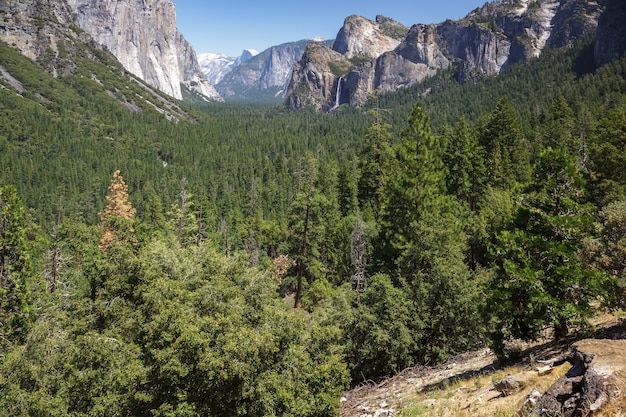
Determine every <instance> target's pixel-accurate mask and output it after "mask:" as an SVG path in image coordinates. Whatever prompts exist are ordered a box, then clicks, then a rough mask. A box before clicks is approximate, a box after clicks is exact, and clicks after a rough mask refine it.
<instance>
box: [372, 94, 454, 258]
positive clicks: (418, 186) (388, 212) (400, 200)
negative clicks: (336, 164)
mask: <svg viewBox="0 0 626 417" xmlns="http://www.w3.org/2000/svg"><path fill="white" fill-rule="evenodd" d="M441 154H442V152H441V147H440V144H439V141H438V138H437V137H435V135H433V133H432V132H431V130H430V124H429V118H428V116H427V115H426V113H425V112H424V110H423V109H422V107H421V106H420V105H419V104H417V105H416V106H415V107H414V108H413V111H412V112H411V114H410V116H409V118H408V125H407V127H406V128H405V129H404V131H403V133H402V140H401V142H400V143H399V144H398V145H397V146H396V148H395V155H394V159H393V161H392V163H390V164H389V169H388V173H387V178H388V181H387V182H386V184H385V187H384V189H383V206H382V211H381V219H380V228H381V234H380V238H379V239H378V256H379V259H381V260H382V262H383V263H384V264H385V265H386V267H387V269H388V270H390V269H393V268H394V265H395V263H396V261H397V260H398V259H399V257H400V256H401V255H402V253H403V252H404V251H405V250H406V249H407V248H408V247H410V245H411V242H412V241H413V240H414V239H415V238H417V236H416V235H415V227H416V225H417V222H418V221H419V219H420V215H421V214H422V213H424V212H426V211H429V210H432V209H433V208H434V207H435V206H436V205H437V204H439V203H440V200H441V198H442V197H443V196H444V195H445V190H446V184H445V167H444V164H443V161H442V159H441V156H442V155H441Z"/></svg>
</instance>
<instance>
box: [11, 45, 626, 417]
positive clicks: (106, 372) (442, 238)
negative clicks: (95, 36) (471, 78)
mask: <svg viewBox="0 0 626 417" xmlns="http://www.w3.org/2000/svg"><path fill="white" fill-rule="evenodd" d="M592 42H593V39H589V38H585V39H584V40H583V41H581V42H579V43H577V44H575V45H574V46H572V47H568V48H561V49H550V50H546V51H544V53H542V55H541V56H540V57H539V58H536V59H533V60H531V61H530V62H529V63H526V64H520V65H513V66H511V67H510V68H508V69H507V70H506V71H504V72H503V73H501V74H499V75H497V76H492V77H488V78H485V79H483V80H481V81H477V82H469V83H465V84H461V83H458V82H457V81H456V78H455V73H454V69H451V70H446V71H442V72H440V73H439V74H438V75H436V76H433V77H431V78H428V79H427V80H426V81H425V82H424V83H421V84H418V85H415V86H412V87H407V88H404V89H401V90H400V91H398V92H395V93H389V94H382V93H381V94H380V95H378V96H373V97H371V99H370V100H369V102H368V104H367V105H365V106H364V107H361V108H353V107H349V106H347V105H342V106H340V107H338V108H337V109H334V110H333V111H332V112H330V113H319V112H315V111H313V110H306V109H305V110H301V111H288V110H286V109H285V108H284V106H282V105H274V104H255V105H246V104H236V103H230V104H229V103H226V104H225V103H204V102H200V101H195V102H193V103H192V104H189V103H190V102H191V100H187V101H186V103H187V104H183V103H181V104H180V105H181V108H182V109H183V113H184V114H185V115H186V117H179V118H177V119H175V120H174V119H172V118H168V117H165V116H164V115H163V114H161V113H158V112H157V111H155V110H154V109H152V108H151V107H150V106H149V105H146V108H144V109H143V111H129V109H128V108H127V107H125V106H124V105H121V104H120V103H119V102H118V101H116V100H115V99H114V98H112V97H111V96H110V95H108V94H106V92H105V91H104V90H103V89H102V88H101V87H100V86H99V84H98V83H97V82H96V81H94V77H90V76H89V75H88V74H96V75H97V78H98V79H99V80H105V79H106V80H108V82H109V83H112V84H115V83H117V82H118V80H117V78H116V77H120V76H119V74H118V73H116V72H115V71H111V70H110V69H109V67H107V65H105V64H101V63H98V62H96V61H85V62H83V63H79V64H77V66H78V68H79V69H78V70H77V72H76V73H75V74H73V75H68V76H59V77H56V78H55V77H52V76H50V75H49V74H48V73H47V72H45V71H44V70H43V69H42V68H41V67H40V66H38V65H37V64H35V63H34V62H32V61H30V60H29V59H27V58H25V57H23V56H22V55H20V54H19V53H18V52H16V51H15V50H13V49H12V48H10V47H9V46H8V45H7V44H5V43H1V42H0V66H1V67H3V68H5V69H7V70H8V71H9V72H10V73H11V74H12V75H13V76H14V77H16V78H19V81H20V83H21V84H22V85H23V86H24V89H25V91H26V92H24V93H23V94H16V93H15V91H13V90H11V89H9V88H0V410H4V411H3V412H0V414H2V413H6V414H4V415H8V416H76V417H78V416H163V417H165V416H168V417H169V416H218V415H220V416H227V415H228V416H316V417H317V416H336V415H338V414H339V406H340V402H339V399H340V398H341V396H342V395H343V393H344V392H345V390H347V389H349V388H350V387H354V386H357V385H359V384H361V383H363V382H364V381H379V380H381V379H382V378H385V377H388V376H391V375H394V374H396V373H398V372H399V371H401V370H402V369H404V368H406V367H410V366H414V365H416V364H427V363H428V364H436V363H440V362H441V361H444V360H445V359H447V358H449V357H451V356H453V355H455V354H458V353H461V352H467V351H470V350H473V349H477V348H481V347H490V348H491V349H493V350H494V351H495V352H497V354H498V355H499V356H500V357H502V358H507V357H511V356H513V355H515V354H516V351H515V349H514V348H512V346H514V345H513V344H511V341H513V340H525V341H530V340H536V339H537V338H539V337H541V336H542V335H545V334H546V332H549V334H550V335H551V337H553V338H555V339H559V338H563V337H565V336H567V335H568V334H569V333H570V332H572V331H574V330H576V329H580V328H584V326H586V325H588V322H589V320H590V319H591V318H592V317H593V316H594V315H595V314H598V313H600V312H603V311H611V310H615V309H621V308H623V307H624V304H625V303H626V294H625V291H626V280H625V279H626V233H625V231H626V151H625V149H626V58H622V59H619V60H615V61H613V62H611V63H609V64H607V65H605V66H603V67H600V68H598V69H595V68H589V66H588V65H586V63H587V62H589V60H590V59H589V54H591V53H592V49H593V46H592ZM81 65H83V66H84V69H83V70H84V71H85V76H81V75H80V71H81V69H80V68H83V67H81ZM120 82H121V81H120ZM123 88H127V87H120V89H123ZM137 88H139V87H137ZM33 91H37V92H38V93H37V94H38V95H41V96H42V97H44V98H45V100H44V99H41V97H38V96H36V95H35V94H34V93H33Z"/></svg>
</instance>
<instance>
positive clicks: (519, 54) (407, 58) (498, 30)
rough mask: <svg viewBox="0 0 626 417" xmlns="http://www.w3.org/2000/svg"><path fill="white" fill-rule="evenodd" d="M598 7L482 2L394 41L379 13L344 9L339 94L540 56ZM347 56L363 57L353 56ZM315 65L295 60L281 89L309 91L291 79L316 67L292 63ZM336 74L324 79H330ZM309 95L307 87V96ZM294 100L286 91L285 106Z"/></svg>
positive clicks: (569, 37)
mask: <svg viewBox="0 0 626 417" xmlns="http://www.w3.org/2000/svg"><path fill="white" fill-rule="evenodd" d="M604 1H607V2H610V1H614V2H616V3H619V0H604ZM603 7H604V6H602V5H601V4H598V2H597V1H594V0H589V1H580V0H563V1H557V0H537V1H533V0H502V1H499V2H493V3H487V4H485V6H483V7H481V8H477V9H476V10H474V11H472V12H470V13H469V14H468V15H467V16H466V17H465V18H463V19H461V20H458V21H450V20H448V21H445V22H442V23H440V24H434V25H423V24H416V25H414V26H413V27H411V29H410V30H409V31H408V33H407V34H406V35H405V36H404V38H403V40H402V41H401V42H399V43H398V44H397V45H396V46H395V47H393V46H392V45H393V42H392V41H393V39H391V40H390V38H388V37H384V36H381V33H382V30H381V27H382V26H383V25H382V24H381V23H380V22H378V20H377V22H376V23H374V22H370V21H367V19H363V18H359V17H356V16H351V17H349V18H348V19H346V21H345V23H344V27H342V28H341V30H340V31H339V34H338V36H337V40H336V41H335V45H334V47H333V49H334V50H335V51H336V52H339V53H341V54H342V56H343V57H344V58H347V59H352V65H351V68H350V69H349V70H348V73H347V74H345V75H344V74H342V75H344V78H345V80H346V82H345V83H342V84H341V91H340V93H339V95H338V96H339V97H340V98H341V103H350V104H351V105H355V106H359V105H362V104H364V103H365V101H367V98H368V97H369V96H370V95H371V94H374V93H375V92H376V91H384V92H389V91H396V90H398V89H399V88H402V87H405V86H409V85H412V84H415V83H419V82H421V81H423V80H424V78H425V77H427V76H431V75H434V74H436V73H437V71H439V70H442V69H446V68H449V67H450V66H452V65H458V71H457V73H456V76H457V78H458V79H459V81H461V82H467V81H475V80H478V79H480V78H482V77H484V76H489V75H492V74H497V73H499V72H500V71H502V70H503V69H505V68H506V67H508V66H510V65H512V64H515V63H518V62H525V61H526V60H528V59H531V58H533V57H537V56H539V55H540V54H541V52H542V50H543V49H544V48H545V47H546V46H554V47H562V46H567V45H569V44H571V43H572V42H574V41H575V40H576V39H579V38H580V37H581V36H583V35H584V34H585V33H587V32H589V31H592V30H595V28H596V26H597V24H598V18H599V16H600V14H601V12H602V10H603ZM622 22H623V20H622ZM622 44H623V43H622ZM390 47H392V48H393V49H389V48H390ZM607 49H610V48H607ZM354 57H359V58H363V57H368V58H370V60H368V61H367V62H363V61H362V59H359V61H360V62H355V60H354V59H353V58H354ZM309 58H310V57H309ZM320 59H322V57H318V58H317V60H318V61H319V60H320ZM314 69H315V68H311V67H310V66H306V65H299V66H297V67H296V68H294V74H293V80H292V84H293V83H294V82H295V83H296V84H295V85H294V88H292V89H291V90H290V91H289V92H288V94H304V95H309V93H308V91H307V85H308V84H306V83H305V84H301V85H299V86H298V85H297V80H305V79H312V78H316V76H318V75H319V74H317V75H316V74H308V75H306V74H299V73H297V71H311V70H314ZM337 79H338V77H335V78H334V79H333V78H329V81H330V82H332V83H333V85H336V84H337ZM296 87H297V88H296ZM319 89H320V90H321V89H325V90H330V89H332V87H331V86H320V87H319ZM313 96H315V95H309V99H310V98H312V97H313ZM319 97H320V98H325V99H326V100H328V101H327V102H325V103H320V104H317V105H315V107H316V108H326V109H328V108H332V107H333V106H331V103H332V102H333V100H334V96H332V95H330V96H327V97H326V96H319ZM299 101H300V100H299V99H298V98H292V97H290V96H288V97H287V106H291V105H292V104H294V103H298V102H299Z"/></svg>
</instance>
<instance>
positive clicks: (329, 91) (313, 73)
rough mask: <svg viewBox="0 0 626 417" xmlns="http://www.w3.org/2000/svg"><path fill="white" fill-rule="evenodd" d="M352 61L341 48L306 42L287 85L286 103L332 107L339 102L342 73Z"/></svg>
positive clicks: (318, 107) (291, 106) (319, 107)
mask: <svg viewBox="0 0 626 417" xmlns="http://www.w3.org/2000/svg"><path fill="white" fill-rule="evenodd" d="M351 65H352V63H351V62H350V60H349V59H348V58H346V57H345V56H344V55H342V54H340V53H339V52H335V51H333V50H332V49H330V48H328V47H326V46H324V45H319V44H315V43H311V44H309V45H308V46H307V48H306V50H305V52H304V55H303V56H302V59H301V60H300V61H298V62H297V63H296V64H295V65H294V68H293V75H292V78H291V82H290V83H289V87H288V89H287V107H288V108H292V109H301V108H304V107H309V106H310V107H313V108H315V109H316V110H321V111H329V110H331V109H332V108H333V107H335V106H336V105H337V104H339V102H340V100H341V97H340V94H338V92H337V91H338V88H339V91H341V90H340V87H341V86H340V85H339V84H340V82H341V74H345V73H347V72H348V69H349V68H350V67H351Z"/></svg>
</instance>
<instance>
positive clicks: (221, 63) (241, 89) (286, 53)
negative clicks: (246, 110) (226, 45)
mask: <svg viewBox="0 0 626 417" xmlns="http://www.w3.org/2000/svg"><path fill="white" fill-rule="evenodd" d="M309 43H317V44H322V45H327V46H330V45H332V43H333V41H332V40H330V41H327V40H321V39H305V40H300V41H297V42H288V43H284V44H281V45H277V46H272V47H271V48H268V49H266V50H265V51H263V52H261V53H256V51H253V50H244V52H243V53H242V55H241V56H240V57H239V58H237V59H234V58H232V57H226V56H224V55H217V54H201V61H202V65H203V71H204V73H205V74H206V75H207V78H209V80H213V81H214V84H215V87H216V89H217V91H218V92H219V93H220V94H221V96H222V97H224V98H225V99H226V100H231V101H270V102H281V101H282V100H283V97H284V91H285V89H286V87H287V84H288V83H289V80H290V78H291V71H292V69H293V65H294V63H295V62H297V61H298V60H299V59H300V58H301V57H302V54H303V53H304V50H305V49H306V46H307V45H308V44H309Z"/></svg>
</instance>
